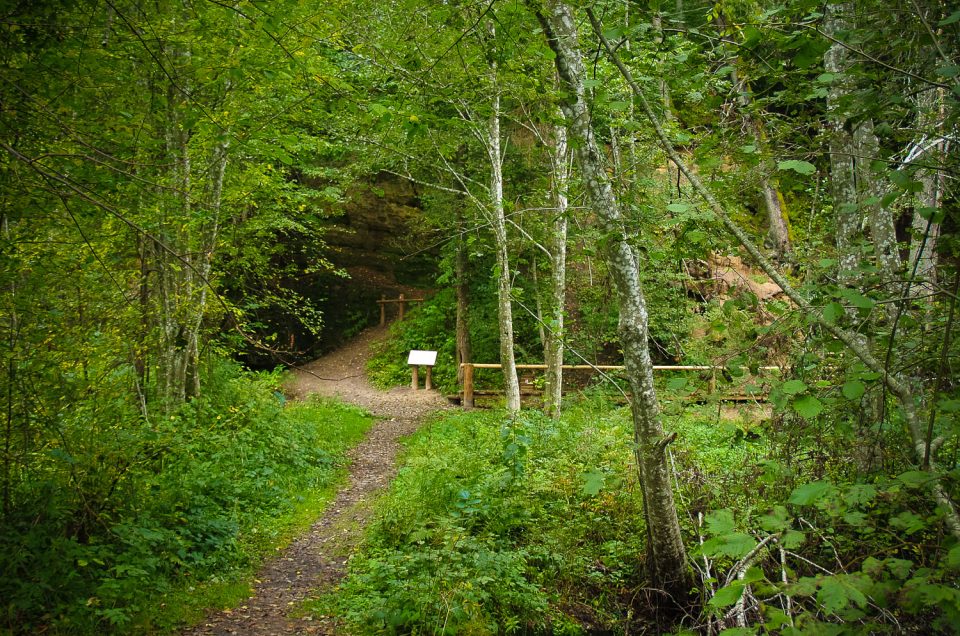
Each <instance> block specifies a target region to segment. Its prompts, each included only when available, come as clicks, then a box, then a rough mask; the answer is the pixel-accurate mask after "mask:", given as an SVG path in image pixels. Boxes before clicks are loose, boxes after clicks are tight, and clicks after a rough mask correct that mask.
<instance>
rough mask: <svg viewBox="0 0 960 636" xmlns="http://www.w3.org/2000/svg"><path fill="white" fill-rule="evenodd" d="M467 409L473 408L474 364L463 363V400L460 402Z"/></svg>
mask: <svg viewBox="0 0 960 636" xmlns="http://www.w3.org/2000/svg"><path fill="white" fill-rule="evenodd" d="M460 405H461V406H462V407H463V408H465V409H472V408H473V365H472V364H471V363H469V362H464V363H463V400H461V404H460Z"/></svg>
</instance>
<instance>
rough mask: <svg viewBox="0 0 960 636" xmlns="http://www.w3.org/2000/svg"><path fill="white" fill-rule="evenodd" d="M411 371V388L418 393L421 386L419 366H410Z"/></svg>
mask: <svg viewBox="0 0 960 636" xmlns="http://www.w3.org/2000/svg"><path fill="white" fill-rule="evenodd" d="M410 371H411V373H410V375H411V376H412V377H411V380H410V388H411V389H413V390H414V391H416V390H417V389H418V388H419V386H420V376H419V368H418V367H417V365H415V364H412V365H410Z"/></svg>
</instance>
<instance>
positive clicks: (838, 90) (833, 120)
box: [823, 3, 861, 286]
mask: <svg viewBox="0 0 960 636" xmlns="http://www.w3.org/2000/svg"><path fill="white" fill-rule="evenodd" d="M851 12H852V9H851V7H850V5H849V4H847V3H844V4H839V5H831V6H830V7H828V16H827V19H826V23H825V26H824V30H825V31H826V32H827V33H828V34H829V35H836V34H837V33H838V32H840V31H843V30H844V29H846V28H848V20H849V14H850V13H851ZM823 64H824V69H825V70H826V72H827V73H830V74H831V75H833V81H832V82H831V84H830V89H829V91H828V92H827V121H828V126H829V128H830V132H831V135H830V187H831V193H832V195H833V196H832V198H833V214H834V223H835V227H836V234H835V240H836V244H837V278H838V280H839V281H840V282H841V283H842V284H844V285H851V286H856V283H857V280H858V279H859V276H858V275H857V270H858V268H859V265H860V253H859V249H858V245H857V236H858V235H859V232H860V225H861V215H860V210H859V208H858V207H857V185H856V167H855V164H854V157H856V155H857V150H856V144H855V143H854V140H853V136H852V135H851V134H850V131H849V130H848V129H847V119H848V117H847V114H846V113H845V112H844V111H843V110H842V108H843V105H842V101H841V98H842V97H843V96H844V95H845V94H847V93H849V92H850V80H849V78H848V72H849V69H850V59H849V53H848V52H847V49H845V48H844V47H842V46H840V45H839V44H836V43H834V44H833V45H831V47H830V49H829V50H827V52H826V53H825V54H824V57H823Z"/></svg>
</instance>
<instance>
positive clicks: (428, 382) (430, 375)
mask: <svg viewBox="0 0 960 636" xmlns="http://www.w3.org/2000/svg"><path fill="white" fill-rule="evenodd" d="M423 388H425V389H426V390H427V391H429V390H430V389H432V388H433V367H427V377H426V379H425V380H424V384H423Z"/></svg>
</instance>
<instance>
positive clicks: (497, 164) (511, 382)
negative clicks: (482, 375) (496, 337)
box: [487, 67, 520, 413]
mask: <svg viewBox="0 0 960 636" xmlns="http://www.w3.org/2000/svg"><path fill="white" fill-rule="evenodd" d="M493 76H494V82H496V81H497V80H496V67H494V73H493ZM487 153H488V155H489V158H490V205H491V212H492V217H493V218H492V224H493V235H494V238H495V241H496V249H497V269H498V274H497V315H498V322H499V324H500V364H501V365H502V368H503V383H504V393H505V395H506V400H507V411H509V412H510V413H517V412H518V411H519V410H520V382H519V380H518V379H517V365H516V360H515V358H514V354H513V306H512V304H511V287H512V284H511V279H510V252H509V249H508V245H507V224H506V216H505V215H504V209H503V154H502V153H501V150H500V93H499V91H497V90H495V91H494V95H493V112H492V113H491V114H490V122H489V128H488V131H487Z"/></svg>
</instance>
